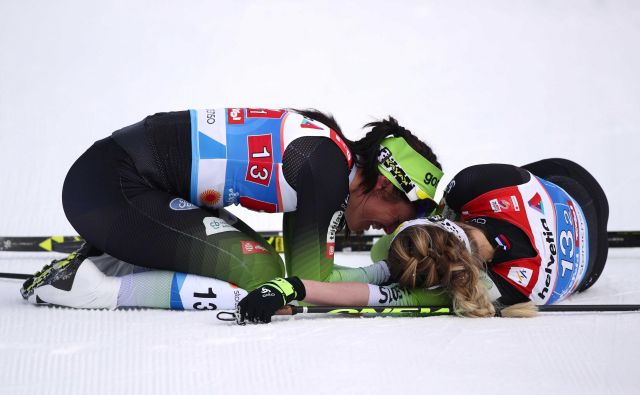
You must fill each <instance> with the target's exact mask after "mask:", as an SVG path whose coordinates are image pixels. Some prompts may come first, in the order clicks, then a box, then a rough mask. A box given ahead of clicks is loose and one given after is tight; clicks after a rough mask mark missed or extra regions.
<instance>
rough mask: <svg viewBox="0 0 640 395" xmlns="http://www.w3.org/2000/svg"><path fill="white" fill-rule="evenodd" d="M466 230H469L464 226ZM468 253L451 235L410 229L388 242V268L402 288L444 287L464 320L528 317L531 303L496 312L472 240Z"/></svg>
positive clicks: (437, 230) (428, 228)
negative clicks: (499, 316) (389, 245)
mask: <svg viewBox="0 0 640 395" xmlns="http://www.w3.org/2000/svg"><path fill="white" fill-rule="evenodd" d="M463 229H465V231H466V230H467V229H468V228H467V227H466V226H463ZM471 250H472V252H469V251H468V250H467V249H466V247H465V246H464V244H462V242H460V240H459V239H458V238H456V237H455V236H454V235H453V234H451V233H449V232H447V231H445V230H444V229H440V228H438V227H435V226H428V225H427V226H420V225H418V226H411V227H408V228H406V229H405V230H403V231H402V232H400V233H399V234H398V235H397V236H396V238H395V239H394V240H393V242H392V243H391V248H390V249H389V257H388V265H389V270H390V272H391V278H392V279H394V280H396V281H398V283H399V284H400V285H402V286H404V287H410V288H429V287H433V286H437V285H441V286H442V287H444V288H445V289H446V290H447V291H448V292H449V293H450V294H451V297H452V302H453V309H454V311H455V313H456V314H457V315H461V316H465V317H493V316H495V315H501V316H503V317H531V316H533V315H535V313H536V308H535V306H534V305H533V303H520V304H517V305H513V306H509V307H505V308H504V309H499V310H498V311H496V306H494V304H493V303H492V302H491V298H490V297H489V292H488V290H487V288H486V286H485V285H484V284H483V282H482V280H481V278H480V273H481V270H484V263H483V261H482V260H481V259H480V257H479V256H478V254H477V251H478V248H477V245H476V244H475V243H474V242H473V240H471Z"/></svg>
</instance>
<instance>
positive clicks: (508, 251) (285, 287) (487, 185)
mask: <svg viewBox="0 0 640 395" xmlns="http://www.w3.org/2000/svg"><path fill="white" fill-rule="evenodd" d="M444 200H445V203H446V208H445V215H447V214H448V215H449V216H451V217H459V219H460V222H453V221H449V220H447V219H442V218H436V219H428V218H422V219H416V220H411V221H408V222H405V223H403V224H402V225H401V226H400V227H399V228H398V229H397V230H396V231H395V232H394V234H393V235H390V236H388V237H387V238H386V239H382V240H381V241H380V242H379V243H378V244H377V245H376V246H375V249H374V251H372V252H373V254H374V255H378V257H384V255H387V254H386V253H385V252H386V251H388V256H386V257H384V258H386V262H387V263H388V266H389V269H390V279H391V280H392V281H397V282H398V283H399V284H400V285H401V286H404V287H407V288H409V289H411V288H416V289H421V290H422V292H425V291H424V290H425V289H427V288H429V289H431V292H432V296H433V297H434V298H435V297H437V295H436V293H437V292H438V291H437V289H438V288H440V289H441V290H442V291H446V294H448V295H449V296H450V297H451V299H452V302H453V307H454V309H455V311H456V313H457V314H459V315H463V316H469V317H487V316H494V315H496V314H497V313H500V312H501V313H502V315H503V316H531V315H533V314H535V309H534V308H533V304H531V303H527V304H523V302H527V301H533V302H535V303H536V304H551V303H555V302H558V301H560V300H562V299H564V298H566V297H567V296H569V295H571V294H572V293H574V292H582V291H584V290H586V289H588V288H589V287H591V286H592V285H593V284H594V283H595V282H596V281H597V279H598V278H599V276H600V274H601V273H602V271H603V269H604V265H605V262H606V259H607V252H608V240H607V221H608V216H609V208H608V203H607V198H606V196H605V194H604V191H603V190H602V188H601V187H600V185H599V184H598V182H597V181H596V180H595V179H594V178H593V176H591V174H589V173H588V172H587V171H586V170H585V169H584V168H582V167H581V166H579V165H578V164H576V163H574V162H571V161H569V160H566V159H547V160H542V161H539V162H535V163H532V164H529V165H526V166H523V167H522V168H520V167H516V166H511V165H501V164H487V165H478V166H472V167H469V168H467V169H464V170H463V171H461V172H460V173H458V174H457V175H456V176H455V177H454V179H453V180H452V181H451V183H450V184H449V185H448V187H447V190H446V192H445V197H444ZM389 244H390V248H389V247H388V246H389ZM381 251H382V253H381ZM484 273H486V274H488V276H489V278H490V279H487V278H486V276H484V278H483V274H484ZM338 285H339V284H320V283H312V282H308V281H306V280H299V279H298V278H296V277H294V278H289V279H276V280H274V281H271V282H269V283H267V284H265V285H263V286H262V287H259V288H258V289H257V290H254V291H252V292H250V293H249V294H248V296H247V297H246V298H244V299H243V300H242V301H241V302H240V303H239V309H238V310H239V311H238V313H239V314H240V318H241V320H245V319H247V320H249V321H254V322H268V321H269V320H270V319H271V315H272V314H273V312H275V311H276V310H277V309H279V308H280V307H282V305H283V304H284V303H288V302H290V301H292V300H294V299H297V300H304V301H306V302H311V303H314V302H315V303H327V304H343V303H344V302H346V301H347V299H348V302H350V303H351V304H353V305H364V304H369V305H371V304H375V299H376V296H377V293H376V292H377V290H376V288H375V287H373V286H366V285H355V284H354V285H352V286H350V287H348V288H344V289H342V290H341V292H342V293H341V294H337V293H336V292H335V291H337V288H336V287H337V286H338ZM343 286H344V285H343ZM419 294H420V292H416V291H414V292H413V294H411V293H409V294H407V295H405V298H404V299H405V300H404V304H405V305H411V304H420V300H418V299H417V298H416V295H419ZM434 304H435V303H434ZM505 306H512V307H507V308H505ZM501 310H502V311H501Z"/></svg>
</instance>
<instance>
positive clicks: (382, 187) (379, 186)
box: [373, 174, 395, 191]
mask: <svg viewBox="0 0 640 395" xmlns="http://www.w3.org/2000/svg"><path fill="white" fill-rule="evenodd" d="M393 188H395V187H394V186H393V184H392V183H391V181H389V179H388V178H387V177H385V176H383V175H382V174H379V175H378V180H377V181H376V186H374V187H373V189H374V190H376V191H390V190H393Z"/></svg>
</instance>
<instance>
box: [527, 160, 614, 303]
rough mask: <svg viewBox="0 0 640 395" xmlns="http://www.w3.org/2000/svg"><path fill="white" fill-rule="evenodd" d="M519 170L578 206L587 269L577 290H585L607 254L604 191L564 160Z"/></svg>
mask: <svg viewBox="0 0 640 395" xmlns="http://www.w3.org/2000/svg"><path fill="white" fill-rule="evenodd" d="M522 168H524V169H527V170H529V171H530V172H531V173H533V174H535V175H536V176H538V177H540V178H543V179H545V180H548V181H550V182H552V183H554V184H556V185H558V186H559V187H561V188H563V189H564V190H565V191H567V193H569V195H571V197H573V198H574V199H575V200H576V201H577V202H578V204H580V207H581V208H582V211H583V212H584V215H585V217H586V220H587V226H588V228H589V268H588V269H587V273H586V274H585V277H584V279H583V280H582V282H581V283H580V284H579V285H578V288H577V291H578V292H582V291H584V290H586V289H587V288H589V287H590V286H592V285H593V284H594V283H595V282H596V280H598V277H600V275H601V274H602V271H603V270H604V266H605V263H606V262H607V255H608V252H609V239H608V236H607V222H608V220H609V203H608V201H607V196H606V195H605V193H604V190H603V189H602V187H601V186H600V184H598V181H596V179H595V178H593V176H592V175H591V174H590V173H589V172H588V171H587V170H585V169H584V168H583V167H582V166H580V165H578V164H577V163H574V162H572V161H570V160H567V159H559V158H554V159H544V160H541V161H538V162H534V163H530V164H528V165H525V166H522Z"/></svg>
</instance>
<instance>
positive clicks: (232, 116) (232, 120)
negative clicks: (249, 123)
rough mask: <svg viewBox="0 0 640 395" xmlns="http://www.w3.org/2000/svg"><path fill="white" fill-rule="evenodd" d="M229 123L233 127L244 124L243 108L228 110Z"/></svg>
mask: <svg viewBox="0 0 640 395" xmlns="http://www.w3.org/2000/svg"><path fill="white" fill-rule="evenodd" d="M227 123H229V124H231V125H242V124H244V109H243V108H227Z"/></svg>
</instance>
